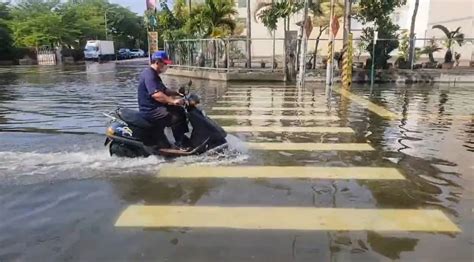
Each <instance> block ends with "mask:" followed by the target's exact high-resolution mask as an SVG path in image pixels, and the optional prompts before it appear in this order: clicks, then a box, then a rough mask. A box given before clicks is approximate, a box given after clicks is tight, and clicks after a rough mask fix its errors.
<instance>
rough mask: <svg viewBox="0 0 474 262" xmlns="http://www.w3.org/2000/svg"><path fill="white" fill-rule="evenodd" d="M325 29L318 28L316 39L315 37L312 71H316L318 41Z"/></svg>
mask: <svg viewBox="0 0 474 262" xmlns="http://www.w3.org/2000/svg"><path fill="white" fill-rule="evenodd" d="M326 28H327V27H320V28H319V34H318V37H316V44H314V53H313V69H316V59H317V58H318V47H319V39H320V38H321V35H322V34H323V32H324V30H326Z"/></svg>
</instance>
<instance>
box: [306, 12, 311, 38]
mask: <svg viewBox="0 0 474 262" xmlns="http://www.w3.org/2000/svg"><path fill="white" fill-rule="evenodd" d="M304 30H305V31H306V37H307V38H309V36H310V35H311V32H312V31H313V21H311V17H309V16H308V17H307V18H306V22H305V24H304Z"/></svg>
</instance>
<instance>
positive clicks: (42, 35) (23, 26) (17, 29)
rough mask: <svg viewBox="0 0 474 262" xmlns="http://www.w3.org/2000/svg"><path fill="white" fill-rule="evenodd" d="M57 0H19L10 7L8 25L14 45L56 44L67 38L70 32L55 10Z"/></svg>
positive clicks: (37, 45) (36, 45)
mask: <svg viewBox="0 0 474 262" xmlns="http://www.w3.org/2000/svg"><path fill="white" fill-rule="evenodd" d="M58 5H59V0H21V1H19V2H18V4H17V5H16V6H14V7H13V8H12V11H11V15H12V20H11V22H10V26H11V29H12V32H13V37H14V40H15V45H17V46H30V47H36V48H37V47H39V46H43V45H47V46H51V47H52V46H56V45H58V44H60V43H62V42H64V41H65V40H66V39H69V38H70V36H71V34H72V32H71V31H70V30H69V29H68V28H66V27H65V26H64V23H63V21H62V16H61V15H59V14H57V13H56V12H55V9H56V8H57V7H58Z"/></svg>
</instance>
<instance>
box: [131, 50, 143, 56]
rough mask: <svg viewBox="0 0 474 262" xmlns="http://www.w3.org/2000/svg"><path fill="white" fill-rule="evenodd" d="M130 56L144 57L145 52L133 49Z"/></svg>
mask: <svg viewBox="0 0 474 262" xmlns="http://www.w3.org/2000/svg"><path fill="white" fill-rule="evenodd" d="M130 54H131V55H132V57H144V56H145V51H143V50H141V49H132V50H130Z"/></svg>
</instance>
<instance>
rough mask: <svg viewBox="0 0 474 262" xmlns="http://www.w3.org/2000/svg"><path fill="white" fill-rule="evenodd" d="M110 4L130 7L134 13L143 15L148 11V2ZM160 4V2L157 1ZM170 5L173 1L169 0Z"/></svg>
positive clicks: (116, 0)
mask: <svg viewBox="0 0 474 262" xmlns="http://www.w3.org/2000/svg"><path fill="white" fill-rule="evenodd" d="M109 2H110V3H114V4H120V5H123V6H126V7H129V8H130V10H132V11H133V12H135V13H137V14H139V15H142V14H143V12H144V11H145V9H146V0H109ZM156 3H157V4H158V3H159V0H156ZM168 3H169V4H172V3H173V1H172V0H168Z"/></svg>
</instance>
